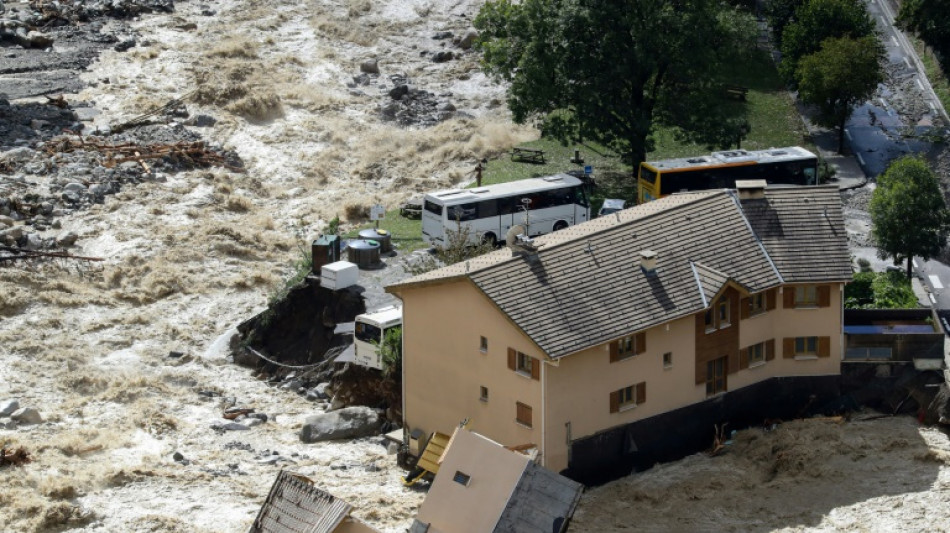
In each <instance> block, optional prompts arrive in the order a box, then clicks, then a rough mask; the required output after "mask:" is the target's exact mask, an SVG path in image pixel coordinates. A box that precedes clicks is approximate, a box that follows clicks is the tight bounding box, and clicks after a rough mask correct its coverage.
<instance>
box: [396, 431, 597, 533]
mask: <svg viewBox="0 0 950 533" xmlns="http://www.w3.org/2000/svg"><path fill="white" fill-rule="evenodd" d="M440 462H441V466H440V468H439V475H438V476H436V477H435V481H433V482H432V488H431V489H429V492H428V494H427V495H426V499H425V501H424V502H423V503H422V507H420V508H419V514H418V515H417V516H416V519H415V521H414V522H413V524H412V527H410V528H409V533H466V532H483V533H488V532H490V531H498V532H502V531H504V532H519V531H524V532H535V531H545V532H551V533H561V532H563V531H566V530H567V527H568V525H569V523H570V520H571V516H572V515H573V514H574V509H575V508H576V507H577V502H578V500H580V497H581V492H582V491H583V486H582V485H580V484H578V483H576V482H574V481H571V480H570V479H567V478H565V477H563V476H559V475H558V474H555V473H554V472H551V471H550V470H547V469H545V468H542V467H540V466H538V465H537V464H536V463H535V462H534V461H533V460H532V459H531V458H530V457H529V455H526V454H522V453H518V452H516V451H512V450H507V449H505V448H504V447H503V446H501V445H500V444H498V443H497V442H493V441H491V440H489V439H486V438H485V437H483V436H481V435H478V434H476V433H472V432H470V431H467V430H465V429H461V428H460V429H456V431H455V433H454V434H453V435H452V439H451V440H450V441H449V445H448V447H446V449H445V453H444V454H443V456H442V459H441V461H440Z"/></svg>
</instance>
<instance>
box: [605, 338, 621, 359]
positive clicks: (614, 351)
mask: <svg viewBox="0 0 950 533" xmlns="http://www.w3.org/2000/svg"><path fill="white" fill-rule="evenodd" d="M608 346H610V362H611V363H616V362H617V361H619V360H620V341H613V342H611V343H610V344H609V345H608Z"/></svg>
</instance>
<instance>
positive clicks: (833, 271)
mask: <svg viewBox="0 0 950 533" xmlns="http://www.w3.org/2000/svg"><path fill="white" fill-rule="evenodd" d="M742 210H743V211H744V212H745V216H746V218H747V219H748V220H749V225H750V226H752V229H753V231H755V233H756V234H757V235H758V236H759V239H760V240H761V241H762V244H763V245H765V249H766V250H767V251H768V254H769V256H770V257H771V258H772V261H773V262H774V263H775V266H776V267H777V268H778V269H779V271H780V272H781V273H782V278H784V280H785V281H786V282H788V283H795V282H813V281H823V280H829V279H834V280H841V279H845V280H850V279H851V255H850V253H849V252H848V236H847V233H846V232H845V229H844V217H843V215H842V212H841V196H840V195H839V193H838V191H837V188H835V187H801V188H798V187H791V188H782V189H772V190H770V189H766V191H765V199H763V200H743V201H742Z"/></svg>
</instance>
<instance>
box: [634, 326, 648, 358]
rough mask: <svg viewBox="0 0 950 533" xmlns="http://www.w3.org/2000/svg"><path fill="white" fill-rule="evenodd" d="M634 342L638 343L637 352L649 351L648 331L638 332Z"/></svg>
mask: <svg viewBox="0 0 950 533" xmlns="http://www.w3.org/2000/svg"><path fill="white" fill-rule="evenodd" d="M634 343H635V344H636V352H635V353H638V354H641V353H643V352H645V351H647V332H645V331H642V332H640V333H637V336H636V338H635V339H634Z"/></svg>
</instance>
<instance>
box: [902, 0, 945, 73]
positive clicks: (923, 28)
mask: <svg viewBox="0 0 950 533" xmlns="http://www.w3.org/2000/svg"><path fill="white" fill-rule="evenodd" d="M897 22H898V24H900V25H901V26H902V27H904V28H905V29H908V30H911V31H913V32H916V33H917V34H918V35H920V38H921V39H923V41H924V42H925V43H927V46H929V47H931V48H933V49H934V50H935V51H936V52H937V54H938V57H939V58H940V66H941V68H943V71H944V72H950V0H904V1H903V2H901V10H900V14H899V15H898V17H897Z"/></svg>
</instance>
